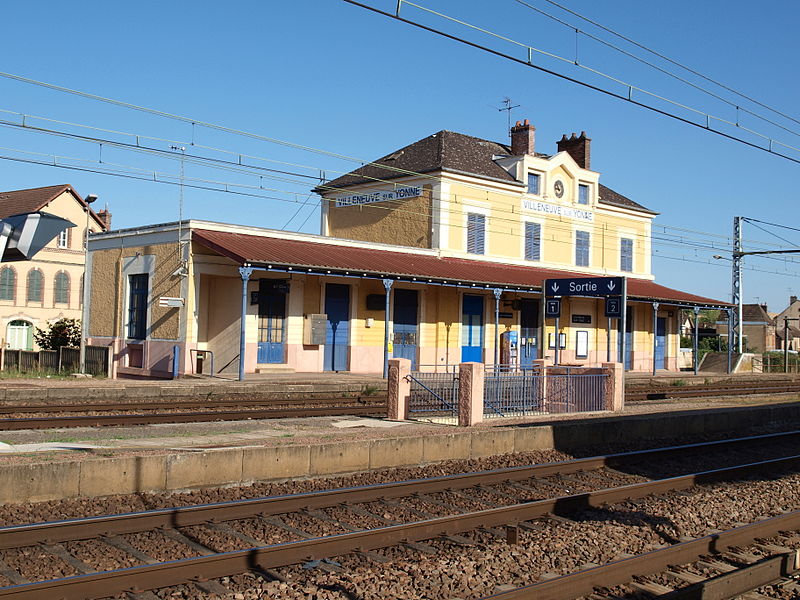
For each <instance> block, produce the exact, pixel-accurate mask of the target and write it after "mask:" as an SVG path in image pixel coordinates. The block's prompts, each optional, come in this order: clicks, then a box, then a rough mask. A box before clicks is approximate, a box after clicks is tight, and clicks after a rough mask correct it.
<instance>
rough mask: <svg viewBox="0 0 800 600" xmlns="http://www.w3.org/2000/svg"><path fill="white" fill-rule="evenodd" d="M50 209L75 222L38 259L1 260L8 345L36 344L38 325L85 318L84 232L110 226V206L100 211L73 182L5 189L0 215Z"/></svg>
mask: <svg viewBox="0 0 800 600" xmlns="http://www.w3.org/2000/svg"><path fill="white" fill-rule="evenodd" d="M37 211H41V212H46V213H50V214H53V215H56V216H58V217H62V218H64V219H67V220H69V221H71V222H73V223H75V225H76V227H71V228H69V229H67V230H65V231H63V232H61V234H60V235H59V236H58V237H56V238H55V239H54V240H53V241H51V242H50V243H48V244H47V246H45V247H44V248H43V249H42V250H41V252H39V253H38V254H37V255H36V258H35V259H34V260H30V261H16V262H8V263H3V264H2V265H0V340H1V341H2V344H3V347H5V348H10V349H14V350H33V349H34V346H35V344H34V341H33V331H34V329H35V328H37V327H38V328H43V327H45V326H46V324H47V323H50V322H53V321H57V320H58V319H62V318H67V319H80V318H81V310H82V307H83V272H84V265H85V254H84V243H83V240H84V236H85V231H86V222H87V211H88V221H89V231H91V232H92V233H96V232H99V231H106V230H107V229H108V228H109V226H110V224H111V214H110V213H109V212H108V211H107V210H103V211H100V212H99V213H95V212H94V211H93V210H92V209H91V208H90V207H89V205H88V204H87V203H86V202H85V201H84V199H83V198H82V197H81V196H80V194H78V192H76V191H75V189H74V188H73V187H72V186H71V185H68V184H63V185H53V186H48V187H40V188H32V189H27V190H15V191H10V192H0V219H5V218H7V217H10V216H12V215H18V214H21V213H29V212H37Z"/></svg>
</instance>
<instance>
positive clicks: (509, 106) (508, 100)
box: [497, 96, 520, 135]
mask: <svg viewBox="0 0 800 600" xmlns="http://www.w3.org/2000/svg"><path fill="white" fill-rule="evenodd" d="M502 103H503V105H504V106H503V107H502V108H498V109H497V111H498V112H503V111H504V110H505V111H507V113H506V114H507V115H508V129H507V130H506V133H507V134H508V135H511V111H512V110H513V109H515V108H519V107H520V105H519V104H514V105H512V104H511V98H509V97H508V96H504V97H503V102H502Z"/></svg>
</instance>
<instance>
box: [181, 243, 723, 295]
mask: <svg viewBox="0 0 800 600" xmlns="http://www.w3.org/2000/svg"><path fill="white" fill-rule="evenodd" d="M192 239H193V240H194V241H195V242H197V243H199V244H201V245H203V246H205V247H206V248H209V249H210V250H214V251H215V252H217V253H219V254H221V255H223V256H227V257H228V258H230V259H232V260H234V261H236V262H237V263H240V264H244V263H249V264H253V265H264V266H268V267H272V268H288V267H292V269H293V270H298V271H300V270H304V271H307V272H315V273H319V272H322V273H326V272H328V271H330V272H331V273H340V274H341V273H347V274H350V275H363V276H370V277H399V278H403V279H418V280H420V281H422V282H425V281H430V282H435V283H449V284H462V285H471V284H474V285H475V287H478V286H480V287H510V288H515V289H530V290H533V289H537V290H539V289H541V287H542V283H543V281H544V280H545V279H553V278H561V277H591V275H587V274H585V273H574V272H571V271H561V270H556V269H543V268H540V267H527V266H521V265H510V264H503V263H495V262H489V261H483V260H472V259H464V258H449V257H439V256H433V255H430V254H416V253H413V252H407V251H402V250H400V251H397V250H392V249H388V248H387V249H383V248H380V249H379V248H359V247H354V246H346V245H338V244H331V243H325V242H322V241H320V242H317V241H310V240H290V239H282V238H277V237H270V236H262V235H248V234H243V233H233V232H222V231H211V230H206V229H195V230H193V231H192ZM628 297H630V298H638V299H647V300H661V301H666V302H676V303H682V304H692V305H695V304H699V305H703V306H706V305H712V306H728V303H726V302H720V301H719V300H713V299H711V298H704V297H702V296H696V295H694V294H687V293H686V292H681V291H678V290H673V289H670V288H668V287H664V286H663V285H658V284H657V283H654V282H652V281H649V280H646V279H636V278H633V277H629V278H628Z"/></svg>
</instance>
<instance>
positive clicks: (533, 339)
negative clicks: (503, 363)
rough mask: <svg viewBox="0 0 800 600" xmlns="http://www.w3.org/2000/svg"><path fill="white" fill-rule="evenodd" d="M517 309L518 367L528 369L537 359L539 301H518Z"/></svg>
mask: <svg viewBox="0 0 800 600" xmlns="http://www.w3.org/2000/svg"><path fill="white" fill-rule="evenodd" d="M520 303H521V304H520V309H519V325H520V332H519V333H520V340H519V366H520V367H521V368H523V369H530V368H531V366H533V361H534V360H536V359H537V358H539V343H538V339H537V338H538V335H539V301H538V300H520Z"/></svg>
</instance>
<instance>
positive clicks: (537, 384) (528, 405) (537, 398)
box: [483, 366, 544, 419]
mask: <svg viewBox="0 0 800 600" xmlns="http://www.w3.org/2000/svg"><path fill="white" fill-rule="evenodd" d="M543 378H544V376H543V375H542V373H541V371H540V370H534V369H519V370H512V369H509V368H504V367H503V366H499V367H498V368H497V369H493V370H488V369H487V371H486V375H485V376H484V380H483V418H484V419H491V418H501V417H504V418H508V417H524V416H526V415H539V414H543V413H544V410H543V406H544V397H543V394H542V392H543V390H544V386H543Z"/></svg>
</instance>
